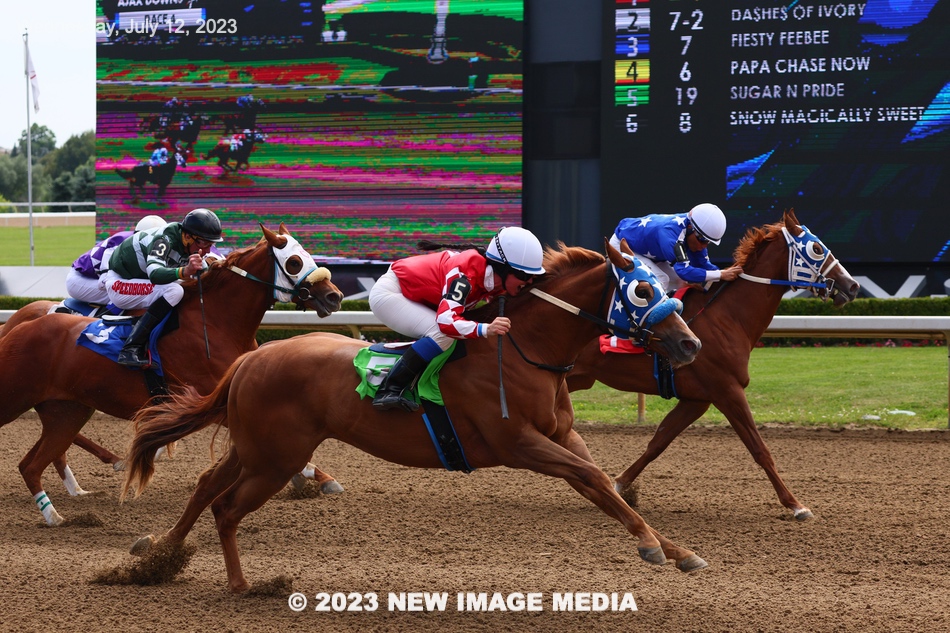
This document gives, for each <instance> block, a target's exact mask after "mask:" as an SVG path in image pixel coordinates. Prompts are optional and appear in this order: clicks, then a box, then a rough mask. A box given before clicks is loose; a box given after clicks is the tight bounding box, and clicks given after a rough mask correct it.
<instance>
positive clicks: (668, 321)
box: [604, 240, 702, 367]
mask: <svg viewBox="0 0 950 633" xmlns="http://www.w3.org/2000/svg"><path fill="white" fill-rule="evenodd" d="M604 244H605V247H606V249H607V259H608V260H609V265H610V267H611V270H612V273H613V276H614V278H615V279H616V282H617V287H616V288H615V291H614V293H613V295H612V298H611V305H610V308H609V311H608V317H607V320H608V322H610V323H611V324H613V325H617V326H620V327H623V328H625V329H628V330H631V331H633V332H635V336H636V338H637V339H638V340H639V342H640V343H641V344H642V345H644V346H645V347H647V348H648V349H651V350H652V351H654V352H656V353H658V354H661V355H663V356H666V357H667V358H668V359H669V360H670V363H671V364H672V365H673V366H674V367H679V366H682V365H688V364H689V363H691V362H693V361H694V360H696V355H697V354H698V353H699V350H700V349H701V348H702V343H701V342H700V341H699V339H698V338H697V337H696V335H695V334H693V331H692V330H690V329H689V326H687V325H686V322H685V321H683V318H682V317H681V316H680V313H681V312H682V311H683V304H682V302H681V301H680V300H679V299H673V298H670V297H667V296H666V293H665V292H663V287H662V286H661V285H660V282H659V281H658V280H657V278H656V275H654V274H653V271H651V270H650V269H649V268H647V267H646V266H644V265H643V264H642V263H641V262H640V260H638V259H637V258H636V257H635V256H634V254H633V251H632V250H631V249H630V247H629V246H627V242H626V240H621V242H620V251H618V250H617V249H615V248H614V247H613V246H611V245H610V243H609V242H608V241H607V240H604Z"/></svg>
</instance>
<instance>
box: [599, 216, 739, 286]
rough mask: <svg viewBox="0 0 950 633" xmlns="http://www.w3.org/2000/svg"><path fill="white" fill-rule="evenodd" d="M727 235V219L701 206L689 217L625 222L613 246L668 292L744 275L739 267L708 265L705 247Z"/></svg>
mask: <svg viewBox="0 0 950 633" xmlns="http://www.w3.org/2000/svg"><path fill="white" fill-rule="evenodd" d="M725 232H726V216H725V215H724V214H723V212H722V210H721V209H720V208H719V207H717V206H716V205H714V204H710V203H708V202H704V203H703V204H698V205H696V206H695V207H693V208H692V209H690V211H689V213H678V214H675V215H659V214H655V215H647V216H644V217H642V218H625V219H623V220H621V221H620V224H618V225H617V229H616V230H615V231H614V234H613V237H611V238H610V244H611V246H613V247H614V248H617V249H619V248H620V240H623V239H625V240H627V245H628V246H629V247H630V249H631V250H632V251H633V252H634V254H636V256H637V257H638V258H639V259H640V260H641V261H642V262H643V263H644V264H645V265H646V266H647V267H648V268H650V270H652V271H653V273H654V274H655V275H656V278H657V280H658V281H659V282H660V285H661V286H662V287H663V289H664V290H666V291H672V290H678V289H679V288H682V287H683V286H685V285H687V284H699V285H705V284H707V283H712V282H714V281H720V280H722V281H732V280H734V279H735V278H736V277H738V276H739V275H740V274H741V273H742V268H740V267H739V266H730V267H729V268H724V269H722V270H720V269H719V268H718V267H717V266H716V265H715V264H713V263H712V262H710V261H709V253H708V252H707V251H706V246H707V245H708V244H709V243H710V242H712V243H713V244H716V245H718V244H719V242H720V240H721V239H722V236H723V235H724V234H725Z"/></svg>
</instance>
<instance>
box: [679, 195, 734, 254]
mask: <svg viewBox="0 0 950 633" xmlns="http://www.w3.org/2000/svg"><path fill="white" fill-rule="evenodd" d="M688 215H689V222H690V224H692V225H693V228H694V229H695V230H696V232H697V233H698V234H699V236H700V237H701V238H703V239H704V240H706V241H707V242H712V243H713V244H715V245H717V246H718V245H719V241H720V240H721V239H722V236H723V235H724V234H725V232H726V216H725V214H724V213H723V212H722V209H720V208H719V207H717V206H716V205H714V204H710V203H708V202H704V203H702V204H697V205H696V206H695V207H693V208H692V209H690V210H689V214H688Z"/></svg>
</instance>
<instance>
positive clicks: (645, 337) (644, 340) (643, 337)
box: [506, 265, 654, 374]
mask: <svg viewBox="0 0 950 633" xmlns="http://www.w3.org/2000/svg"><path fill="white" fill-rule="evenodd" d="M607 271H608V275H609V273H610V267H609V265H608V268H607ZM609 276H611V277H613V275H609ZM614 283H615V284H618V285H619V282H617V280H616V278H615V277H614ZM528 292H530V293H531V294H533V295H534V296H536V297H538V298H540V299H543V300H544V301H547V302H548V303H550V304H552V305H555V306H557V307H559V308H561V309H562V310H566V311H567V312H570V313H571V314H574V315H576V316H579V317H581V318H584V319H587V320H588V321H591V322H592V323H596V324H597V325H599V326H601V327H603V328H604V329H606V330H607V331H608V332H619V333H622V334H626V335H628V336H630V337H632V338H635V339H636V340H637V341H639V342H640V343H641V344H642V345H643V346H644V347H646V346H647V345H648V344H649V343H650V341H652V340H653V338H654V335H653V332H652V331H651V330H648V329H646V328H643V327H640V326H638V325H636V322H635V320H634V319H632V318H631V319H630V322H631V323H633V324H634V329H626V328H620V327H617V326H616V325H614V324H613V323H610V322H609V321H606V320H605V319H601V318H600V317H598V316H595V315H593V314H591V313H590V312H585V311H584V310H581V309H580V308H578V307H577V306H575V305H572V304H570V303H568V302H567V301H564V300H563V299H558V298H557V297H555V296H553V295H549V294H548V293H546V292H544V291H543V290H538V289H537V288H531V289H530V290H528ZM605 294H606V293H605ZM601 305H603V297H602V298H601ZM506 336H507V337H508V340H509V341H511V344H512V345H513V346H514V348H515V351H516V352H518V354H519V355H520V356H521V359H522V360H524V362H526V363H528V364H529V365H531V366H533V367H537V368H538V369H543V370H545V371H551V372H555V373H559V374H566V373H568V372H569V371H571V370H572V369H574V363H571V364H570V365H548V364H547V363H539V362H537V361H533V360H531V359H530V358H528V357H527V356H526V355H525V353H524V352H523V351H522V350H521V347H519V346H518V342H517V341H515V339H514V337H513V336H512V335H511V332H508V334H507V335H506Z"/></svg>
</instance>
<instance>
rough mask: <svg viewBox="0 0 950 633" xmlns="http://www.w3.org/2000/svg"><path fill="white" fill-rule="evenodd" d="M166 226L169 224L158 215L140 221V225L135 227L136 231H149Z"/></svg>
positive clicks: (148, 216)
mask: <svg viewBox="0 0 950 633" xmlns="http://www.w3.org/2000/svg"><path fill="white" fill-rule="evenodd" d="M166 224H168V222H166V221H165V220H164V219H163V218H161V217H159V216H157V215H147V216H145V217H144V218H142V219H141V220H139V223H138V224H136V225H135V230H136V231H147V230H149V229H154V228H158V227H162V226H165V225H166Z"/></svg>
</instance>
